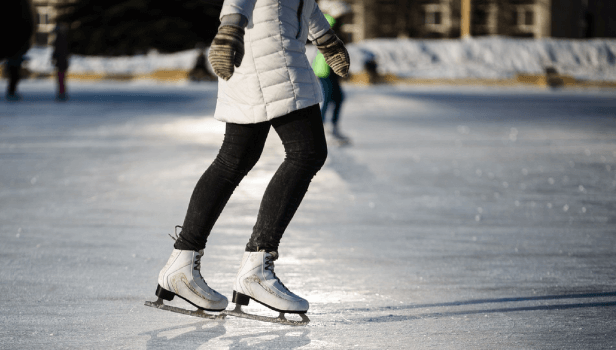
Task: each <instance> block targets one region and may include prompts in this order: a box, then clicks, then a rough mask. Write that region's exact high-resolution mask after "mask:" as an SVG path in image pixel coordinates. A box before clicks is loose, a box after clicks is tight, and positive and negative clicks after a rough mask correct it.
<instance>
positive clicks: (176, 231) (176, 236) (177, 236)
mask: <svg viewBox="0 0 616 350" xmlns="http://www.w3.org/2000/svg"><path fill="white" fill-rule="evenodd" d="M178 227H179V228H183V227H182V226H180V225H175V229H174V230H173V231H174V233H175V237H173V236H172V235H171V234H168V235H169V237H171V239H172V240H174V241H177V240H178V239H180V235H179V234H178ZM180 233H182V231H180Z"/></svg>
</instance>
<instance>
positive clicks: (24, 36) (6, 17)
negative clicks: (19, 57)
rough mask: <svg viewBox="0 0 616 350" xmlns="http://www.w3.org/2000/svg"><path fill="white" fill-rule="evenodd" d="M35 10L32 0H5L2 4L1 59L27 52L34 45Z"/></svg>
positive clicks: (0, 15)
mask: <svg viewBox="0 0 616 350" xmlns="http://www.w3.org/2000/svg"><path fill="white" fill-rule="evenodd" d="M34 15H35V11H34V8H33V7H32V2H31V0H4V1H2V2H1V4H0V36H1V38H2V39H0V60H3V59H5V58H8V57H11V56H14V55H16V54H18V53H20V52H26V51H27V50H28V49H29V48H30V46H31V45H32V35H33V34H34V26H35V23H36V21H35V18H34Z"/></svg>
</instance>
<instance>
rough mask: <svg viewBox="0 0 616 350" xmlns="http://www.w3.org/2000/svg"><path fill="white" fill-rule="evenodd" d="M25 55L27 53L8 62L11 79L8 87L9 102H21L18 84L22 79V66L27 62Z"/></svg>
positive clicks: (23, 52)
mask: <svg viewBox="0 0 616 350" xmlns="http://www.w3.org/2000/svg"><path fill="white" fill-rule="evenodd" d="M25 54H26V52H25V51H21V52H18V53H17V54H16V55H13V56H12V57H9V58H8V59H7V60H6V64H5V67H6V71H7V73H8V78H9V83H8V85H7V87H6V99H7V100H9V101H19V100H20V99H21V96H20V95H19V94H18V93H17V84H18V83H19V80H20V79H21V65H22V63H23V62H24V60H25V58H24V55H25Z"/></svg>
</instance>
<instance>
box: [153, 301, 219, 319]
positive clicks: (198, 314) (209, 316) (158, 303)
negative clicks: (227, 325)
mask: <svg viewBox="0 0 616 350" xmlns="http://www.w3.org/2000/svg"><path fill="white" fill-rule="evenodd" d="M145 306H150V307H154V308H157V309H161V310H165V311H171V312H176V313H178V314H183V315H188V316H194V317H201V318H207V319H210V320H218V319H221V320H222V319H224V318H225V317H226V315H225V314H224V313H222V312H221V313H220V314H218V315H212V314H208V313H207V312H204V311H203V310H196V311H193V310H186V309H182V308H179V307H175V306H170V305H165V304H164V303H163V299H162V298H158V300H156V301H146V302H145Z"/></svg>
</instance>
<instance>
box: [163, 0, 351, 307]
mask: <svg viewBox="0 0 616 350" xmlns="http://www.w3.org/2000/svg"><path fill="white" fill-rule="evenodd" d="M220 18H221V25H220V27H219V29H218V34H217V35H216V36H215V38H214V41H213V43H212V45H211V47H210V53H209V60H210V64H211V65H212V68H213V69H214V72H215V73H216V75H218V77H219V80H218V81H219V85H218V102H217V105H216V111H215V115H214V116H215V118H216V119H218V120H221V121H223V122H226V132H225V137H224V140H223V144H222V146H221V149H220V151H219V153H218V155H217V157H216V158H215V159H214V161H213V162H212V164H211V165H210V167H209V168H208V169H207V170H206V171H205V173H204V174H203V175H202V176H201V178H200V179H199V181H198V182H197V184H196V186H195V189H194V191H193V194H192V196H191V198H190V202H189V205H188V210H187V213H186V217H185V219H184V224H183V226H182V231H181V233H180V234H179V236H178V237H177V239H176V242H175V245H174V250H173V253H172V255H171V257H170V258H169V261H168V263H167V265H166V267H165V268H164V269H163V270H162V271H161V273H160V275H159V285H158V288H157V291H156V295H157V296H159V298H160V299H159V302H160V303H162V299H166V300H170V299H172V298H173V297H174V296H176V295H178V296H180V297H182V298H184V299H186V300H188V301H189V302H191V303H192V304H194V305H196V306H197V307H199V308H202V309H209V310H222V309H224V308H225V307H226V305H227V299H226V298H225V297H224V296H223V295H221V294H220V293H218V292H216V291H214V290H212V289H211V288H209V287H207V284H206V283H205V281H204V280H203V278H202V276H201V274H200V273H196V271H198V270H199V269H200V258H201V253H199V252H201V251H203V249H204V248H205V245H206V241H207V238H208V236H209V234H210V231H211V230H212V227H213V226H214V223H215V222H216V220H217V219H218V216H219V215H220V213H221V211H222V210H223V208H224V206H225V205H226V203H227V201H228V200H229V198H230V196H231V194H232V193H233V191H234V189H235V188H236V187H237V186H238V184H239V183H240V181H241V180H242V179H243V178H244V176H245V175H246V174H247V173H248V172H249V171H250V170H251V169H252V167H253V166H254V165H255V163H256V162H257V160H258V159H259V157H260V155H261V152H262V151H263V147H264V144H265V140H266V138H267V135H268V132H269V129H270V127H273V128H274V130H275V131H276V133H277V134H278V135H279V136H280V139H281V140H282V142H283V145H284V148H285V153H286V157H285V160H284V161H283V163H282V164H281V165H280V167H279V168H278V170H277V171H276V173H275V174H274V176H273V177H272V179H271V181H270V183H269V185H268V186H267V189H266V191H265V194H264V195H263V200H262V202H261V206H260V209H259V213H258V216H257V222H256V224H255V226H254V228H253V232H252V235H251V237H250V239H249V241H248V244H247V245H246V248H245V253H244V256H243V258H242V260H241V264H240V270H239V271H238V274H237V277H236V280H235V283H234V290H233V295H234V298H233V302H234V303H236V305H237V306H240V305H246V304H248V302H249V300H255V301H257V302H259V303H261V304H264V305H266V306H268V307H269V308H271V309H273V310H277V311H281V312H290V313H300V314H301V313H305V312H306V311H307V310H308V308H309V304H308V302H307V301H306V300H305V299H303V298H301V297H299V296H297V295H295V294H293V293H292V292H291V291H289V289H288V288H286V287H285V286H284V284H283V283H282V282H281V281H280V280H279V278H278V277H277V276H276V274H275V272H274V261H275V260H276V259H277V257H278V246H279V243H280V240H281V238H282V235H283V233H284V231H285V229H286V227H287V225H288V224H289V222H290V221H291V219H292V218H293V216H294V214H295V212H296V210H297V208H298V206H299V205H300V203H301V201H302V199H303V197H304V195H305V193H306V191H307V190H308V186H309V184H310V181H311V180H312V178H313V177H314V175H315V174H316V173H317V172H318V171H319V169H320V168H321V167H322V165H323V164H324V162H325V158H326V157H327V145H326V141H325V133H324V131H323V123H322V118H321V113H320V109H319V105H318V104H319V102H321V100H322V94H321V88H320V86H319V83H318V81H317V78H316V76H315V75H314V73H313V71H312V68H311V66H310V63H309V62H308V59H307V58H306V55H305V43H306V40H307V39H309V40H311V41H312V42H313V43H315V44H316V45H317V47H318V49H319V50H320V51H321V52H322V53H323V55H324V58H325V60H326V61H327V62H328V64H329V65H330V66H331V67H332V69H333V70H334V72H335V73H336V74H339V75H341V76H346V75H347V74H348V70H349V56H348V53H347V51H346V49H345V48H344V45H343V44H342V42H341V41H340V40H339V39H338V37H337V36H336V35H335V34H334V33H333V32H332V31H331V29H330V27H329V24H328V22H327V20H326V19H325V17H324V16H323V14H322V13H321V11H320V10H319V7H318V6H317V4H316V3H315V1H314V0H226V1H225V2H224V4H223V8H222V11H221V14H220ZM206 271H207V269H206Z"/></svg>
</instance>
